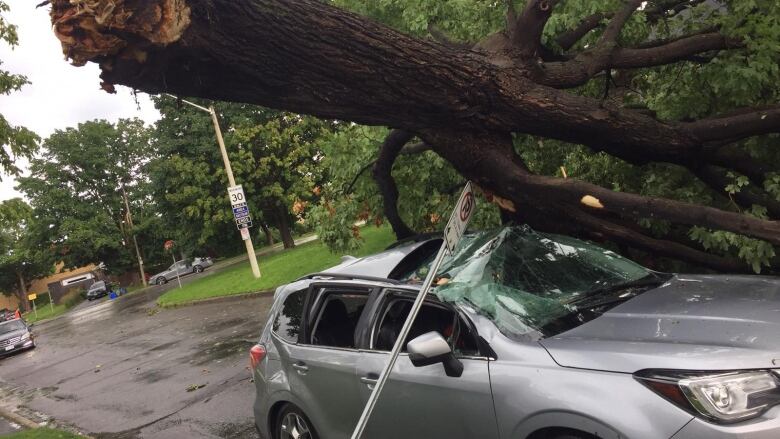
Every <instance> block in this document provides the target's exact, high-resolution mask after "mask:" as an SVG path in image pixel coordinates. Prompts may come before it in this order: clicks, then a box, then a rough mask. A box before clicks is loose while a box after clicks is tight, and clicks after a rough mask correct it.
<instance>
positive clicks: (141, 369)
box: [0, 276, 272, 438]
mask: <svg viewBox="0 0 780 439" xmlns="http://www.w3.org/2000/svg"><path fill="white" fill-rule="evenodd" d="M189 278H190V279H188V280H187V281H188V282H189V281H192V280H195V278H197V277H196V276H189ZM183 281H184V279H183ZM172 287H175V285H171V284H168V285H165V286H163V287H154V288H150V289H147V290H144V291H143V292H139V293H136V294H133V295H129V296H124V297H120V298H119V299H116V300H111V301H109V300H100V301H96V302H92V303H88V304H87V305H83V306H82V307H79V308H78V309H74V310H73V311H71V312H69V313H68V314H66V315H65V316H63V317H61V318H59V319H55V320H52V321H49V322H46V323H42V324H40V325H36V326H35V328H34V330H35V332H36V334H37V339H36V342H37V344H38V347H37V348H36V349H34V350H32V351H28V352H24V353H21V354H18V355H15V356H12V357H8V358H5V359H2V360H0V386H1V387H2V388H1V389H0V394H2V395H5V397H6V399H7V398H12V399H16V400H17V401H18V402H19V403H21V405H22V407H23V410H25V411H27V412H28V413H32V414H36V413H37V415H39V416H41V415H43V416H50V417H53V418H54V419H55V420H56V421H57V422H64V423H66V424H69V425H72V426H76V427H78V428H79V429H80V430H82V431H85V432H88V433H91V434H92V435H93V436H95V437H106V438H182V437H187V438H216V437H220V438H228V437H229V438H254V437H257V436H256V433H255V431H254V426H253V420H252V400H253V397H254V387H253V384H252V383H251V382H250V379H251V376H250V373H249V370H248V362H249V359H248V351H249V348H250V347H251V345H252V344H253V343H254V341H255V340H256V339H257V337H258V336H259V334H260V331H261V328H262V326H263V324H264V323H265V320H266V314H267V311H268V309H269V307H270V305H271V301H272V297H271V295H267V296H261V297H257V298H253V299H244V300H241V301H235V302H223V303H210V304H205V305H196V306H189V307H183V308H177V309H171V310H162V311H161V310H159V309H158V308H156V307H155V305H154V301H155V300H156V299H157V297H159V295H160V294H161V293H162V292H163V290H167V289H169V288H172Z"/></svg>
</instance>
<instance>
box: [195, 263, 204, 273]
mask: <svg viewBox="0 0 780 439" xmlns="http://www.w3.org/2000/svg"><path fill="white" fill-rule="evenodd" d="M192 272H193V273H202V272H203V267H201V266H200V265H196V266H194V267H192Z"/></svg>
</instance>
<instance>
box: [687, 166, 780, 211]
mask: <svg viewBox="0 0 780 439" xmlns="http://www.w3.org/2000/svg"><path fill="white" fill-rule="evenodd" d="M696 176H698V177H699V179H700V180H701V181H703V182H704V183H706V184H707V185H708V186H710V187H711V188H712V189H714V190H715V191H717V192H719V193H721V194H723V195H725V196H727V197H729V198H730V199H732V200H733V201H734V202H736V203H737V204H739V205H740V206H741V207H743V208H745V209H749V208H750V207H752V206H753V205H754V204H756V205H759V206H764V207H766V209H767V213H768V214H769V217H770V218H772V219H780V201H778V200H776V199H775V198H774V197H772V196H771V195H769V194H768V193H766V192H764V191H763V190H761V189H760V186H759V187H757V186H755V185H754V184H751V185H748V186H745V187H742V188H741V190H740V191H739V192H736V193H734V194H729V193H727V192H726V186H728V185H729V184H731V183H732V179H731V178H729V176H728V171H727V170H726V169H724V168H721V167H718V166H712V165H705V166H702V167H701V168H699V169H697V170H696Z"/></svg>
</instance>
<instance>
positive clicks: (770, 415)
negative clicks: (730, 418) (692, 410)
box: [672, 406, 780, 439]
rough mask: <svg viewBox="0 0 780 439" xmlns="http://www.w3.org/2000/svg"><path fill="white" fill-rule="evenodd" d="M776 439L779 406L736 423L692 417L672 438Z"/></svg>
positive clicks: (778, 423)
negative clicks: (754, 417)
mask: <svg viewBox="0 0 780 439" xmlns="http://www.w3.org/2000/svg"><path fill="white" fill-rule="evenodd" d="M701 438H707V439H735V438H739V439H778V438H780V406H775V407H774V408H772V409H770V410H769V411H767V412H766V413H764V414H763V415H761V416H759V417H758V418H756V419H752V420H750V421H745V422H740V423H738V424H730V425H728V424H726V425H720V424H712V423H710V422H707V421H704V420H702V419H699V418H694V419H693V420H692V421H691V422H689V423H688V424H686V425H685V427H683V428H682V429H680V431H678V432H677V434H675V435H674V436H672V439H701Z"/></svg>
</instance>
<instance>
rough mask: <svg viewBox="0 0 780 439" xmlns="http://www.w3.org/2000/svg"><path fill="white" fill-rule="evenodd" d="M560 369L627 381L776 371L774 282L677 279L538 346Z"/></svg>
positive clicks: (779, 359) (779, 354)
mask: <svg viewBox="0 0 780 439" xmlns="http://www.w3.org/2000/svg"><path fill="white" fill-rule="evenodd" d="M540 343H541V344H542V345H543V346H544V347H545V348H546V349H547V351H548V352H549V353H550V355H551V356H552V357H553V359H554V360H555V361H556V362H557V363H558V364H560V365H562V366H566V367H576V368H585V369H597V370H608V371H616V372H628V373H633V372H635V371H637V370H641V369H648V368H658V369H694V370H726V369H759V368H777V367H780V279H778V278H771V277H760V276H683V275H678V276H675V277H673V278H671V279H670V280H669V281H668V282H666V283H665V284H663V285H662V286H660V287H658V288H655V289H652V290H649V291H647V292H645V293H644V294H641V295H639V296H637V297H635V298H633V299H631V300H629V301H627V302H624V303H622V304H620V305H618V306H616V307H614V308H612V309H611V310H609V311H608V312H606V313H604V314H603V315H601V316H600V317H598V318H596V319H594V320H591V321H589V322H587V323H585V324H583V325H581V326H578V327H576V328H574V329H572V330H569V331H566V332H564V333H562V334H559V335H556V336H554V337H550V338H547V339H544V340H542V341H541V342H540Z"/></svg>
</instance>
